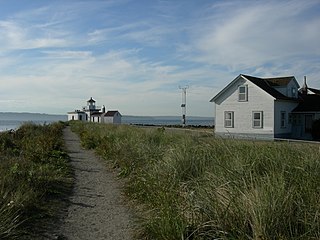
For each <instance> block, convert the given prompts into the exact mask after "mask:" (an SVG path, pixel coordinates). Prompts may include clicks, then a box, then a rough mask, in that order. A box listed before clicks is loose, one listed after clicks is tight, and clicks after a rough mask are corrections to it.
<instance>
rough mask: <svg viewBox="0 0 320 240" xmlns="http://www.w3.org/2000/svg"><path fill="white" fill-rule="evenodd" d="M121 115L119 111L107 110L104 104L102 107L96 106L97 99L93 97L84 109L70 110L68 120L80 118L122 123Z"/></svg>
mask: <svg viewBox="0 0 320 240" xmlns="http://www.w3.org/2000/svg"><path fill="white" fill-rule="evenodd" d="M121 117H122V116H121V114H120V113H119V111H108V112H106V109H105V107H104V105H103V106H102V107H98V106H96V101H95V100H94V99H93V98H92V97H91V98H90V99H89V100H88V101H87V106H84V107H82V110H75V111H73V112H68V121H71V120H79V121H85V122H98V123H115V124H120V123H121Z"/></svg>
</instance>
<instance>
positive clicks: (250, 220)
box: [72, 123, 320, 239]
mask: <svg viewBox="0 0 320 240" xmlns="http://www.w3.org/2000/svg"><path fill="white" fill-rule="evenodd" d="M72 128H73V130H74V131H76V132H77V133H79V135H80V136H81V139H82V144H83V146H85V147H87V148H92V149H95V150H96V152H97V153H98V154H100V155H101V156H102V157H103V158H104V159H106V161H108V162H109V163H111V164H112V165H113V166H114V167H116V168H119V169H120V176H122V177H125V178H127V179H128V180H127V181H126V182H127V187H126V193H127V195H128V196H129V197H130V198H131V199H132V200H133V201H134V202H135V203H136V204H135V205H138V210H139V212H140V216H139V221H138V226H139V228H138V229H137V239H320V204H319V199H320V184H319V182H320V148H319V145H308V144H292V143H291V144H290V143H279V142H252V141H240V140H225V139H214V138H213V137H208V136H207V137H199V136H195V135H193V134H188V133H183V132H181V133H173V132H171V131H170V132H169V131H164V130H163V129H156V128H154V129H141V128H136V127H131V126H112V125H102V124H82V123H73V124H72Z"/></svg>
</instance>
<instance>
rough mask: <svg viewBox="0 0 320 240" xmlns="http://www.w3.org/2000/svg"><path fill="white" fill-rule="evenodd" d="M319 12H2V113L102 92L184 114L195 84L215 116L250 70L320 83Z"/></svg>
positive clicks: (136, 5)
mask: <svg viewBox="0 0 320 240" xmlns="http://www.w3.org/2000/svg"><path fill="white" fill-rule="evenodd" d="M13 1H14V0H13ZM319 9H320V4H319V2H318V1H317V0H314V1H313V0H310V1H307V2H306V1H295V0H293V1H273V0H270V1H262V2H261V1H237V0H234V1H214V2H212V1H200V2H194V1H183V3H182V2H181V3H180V2H176V1H146V2H145V1H132V0H122V1H115V0H114V1H98V0H96V1H67V2H61V1H43V3H42V2H40V3H39V2H37V3H33V5H32V7H30V6H29V5H28V6H27V5H26V6H24V7H23V6H22V7H20V8H19V10H17V11H13V12H12V13H10V14H9V13H8V14H5V15H0V84H1V89H0V103H1V105H0V108H1V109H0V111H1V110H3V109H7V110H12V109H13V110H17V111H21V109H20V108H21V105H24V106H22V108H25V109H28V111H43V112H56V113H64V112H67V111H69V110H72V108H76V107H81V105H82V104H83V103H82V101H85V100H86V98H87V97H88V96H89V97H90V96H93V97H95V98H96V99H97V101H98V102H99V103H101V104H106V105H107V107H110V108H118V109H119V110H120V111H121V112H123V113H124V114H141V115H159V114H160V115H169V114H174V115H177V114H180V107H179V106H180V101H181V92H180V90H179V88H178V86H179V85H186V84H188V85H189V86H190V88H189V89H188V114H190V115H202V116H208V115H209V116H210V115H211V113H212V106H211V104H210V103H209V102H208V100H209V99H210V98H211V97H212V96H213V95H214V94H215V93H216V92H217V91H219V90H220V89H221V88H222V87H224V86H225V85H226V84H227V83H228V82H229V81H231V80H232V79H233V78H234V77H235V76H237V75H238V74H240V73H247V74H252V75H257V76H273V75H295V76H297V78H298V80H299V79H302V76H303V75H308V79H309V83H310V85H312V86H314V87H320V82H319V74H320V66H319V64H318V63H319V61H320V46H319V44H318V41H319V39H320V32H319V31H318V29H319V26H320V16H319V14H318V11H319ZM137 10H139V12H138V11H137ZM0 13H1V9H0ZM1 16H4V17H1ZM6 99H15V100H17V101H23V102H21V104H16V103H15V102H11V101H9V102H6V104H5V101H6ZM26 99H27V100H28V101H29V102H26ZM79 105H80V106H79ZM31 106H32V107H31ZM70 108H71V109H70ZM40 109H42V110H40Z"/></svg>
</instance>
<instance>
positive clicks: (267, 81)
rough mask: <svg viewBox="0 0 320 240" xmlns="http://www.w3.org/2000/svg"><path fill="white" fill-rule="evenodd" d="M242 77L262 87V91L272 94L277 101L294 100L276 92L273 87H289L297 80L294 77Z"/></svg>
mask: <svg viewBox="0 0 320 240" xmlns="http://www.w3.org/2000/svg"><path fill="white" fill-rule="evenodd" d="M242 76H243V77H245V78H246V79H248V80H249V81H250V82H252V83H254V84H255V85H257V86H258V87H260V88H261V89H262V90H264V91H265V92H267V93H268V94H270V95H271V96H272V97H274V98H275V99H282V100H292V98H290V97H287V96H285V95H283V94H282V93H280V92H279V91H277V90H275V89H274V88H273V87H276V86H287V85H288V83H289V82H290V81H292V80H295V78H294V76H289V77H276V78H257V77H252V76H248V75H242Z"/></svg>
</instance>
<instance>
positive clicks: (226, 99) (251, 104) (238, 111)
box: [215, 78, 274, 138]
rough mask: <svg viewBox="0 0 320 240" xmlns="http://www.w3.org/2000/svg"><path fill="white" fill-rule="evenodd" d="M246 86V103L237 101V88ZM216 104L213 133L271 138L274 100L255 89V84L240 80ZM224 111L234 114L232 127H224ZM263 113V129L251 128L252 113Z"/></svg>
mask: <svg viewBox="0 0 320 240" xmlns="http://www.w3.org/2000/svg"><path fill="white" fill-rule="evenodd" d="M240 85H247V86H248V101H246V102H239V101H238V87H239V86H240ZM217 103H218V104H216V118H215V120H216V125H215V132H216V133H217V134H219V135H228V134H231V135H233V134H235V135H237V136H243V137H246V136H248V135H256V136H262V137H266V138H269V137H271V138H272V137H273V136H274V131H273V126H274V110H273V107H274V98H273V97H272V96H270V95H269V94H267V93H266V92H264V91H263V90H262V89H260V88H259V87H257V86H256V85H255V84H253V83H251V82H250V81H246V80H245V79H242V78H240V79H239V80H238V81H237V82H235V84H233V85H232V86H230V87H229V89H228V90H227V91H226V92H225V93H224V94H223V95H222V96H220V97H219V101H217ZM224 111H233V112H234V127H233V128H226V127H225V126H224ZM253 111H262V112H263V127H262V128H253V125H252V124H253V123H252V118H253V116H252V112H253Z"/></svg>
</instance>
